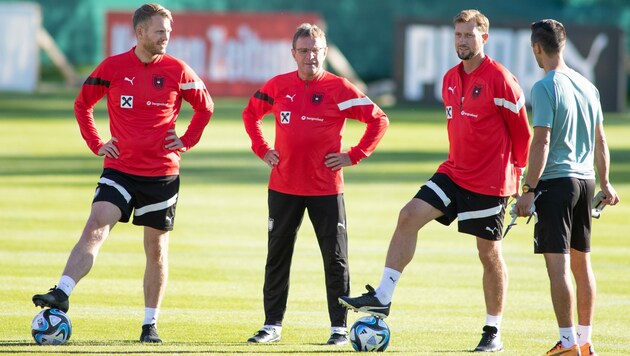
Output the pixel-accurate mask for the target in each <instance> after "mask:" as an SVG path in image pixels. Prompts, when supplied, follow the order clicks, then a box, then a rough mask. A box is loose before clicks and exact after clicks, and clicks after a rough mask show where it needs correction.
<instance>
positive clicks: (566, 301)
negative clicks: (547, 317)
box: [545, 253, 575, 328]
mask: <svg viewBox="0 0 630 356" xmlns="http://www.w3.org/2000/svg"><path fill="white" fill-rule="evenodd" d="M570 260H571V258H570V256H569V255H568V254H562V253H546V254H545V262H546V264H547V273H548V274H549V281H550V283H551V301H552V302H553V309H554V311H555V313H556V319H557V321H558V327H560V328H568V327H572V326H573V307H574V304H575V301H574V298H573V283H572V282H571V273H570V266H569V265H570Z"/></svg>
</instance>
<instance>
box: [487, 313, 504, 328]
mask: <svg viewBox="0 0 630 356" xmlns="http://www.w3.org/2000/svg"><path fill="white" fill-rule="evenodd" d="M502 319H503V316H502V315H490V314H486V325H488V326H494V327H495V328H497V330H501V320H502Z"/></svg>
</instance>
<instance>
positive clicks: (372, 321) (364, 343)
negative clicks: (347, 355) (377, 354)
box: [350, 316, 390, 351]
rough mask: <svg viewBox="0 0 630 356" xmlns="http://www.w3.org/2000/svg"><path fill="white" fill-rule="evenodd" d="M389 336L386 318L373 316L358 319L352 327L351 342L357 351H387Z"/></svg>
mask: <svg viewBox="0 0 630 356" xmlns="http://www.w3.org/2000/svg"><path fill="white" fill-rule="evenodd" d="M389 336H390V333H389V326H387V324H386V323H385V320H383V319H380V318H376V317H373V316H364V317H362V318H359V319H357V321H355V322H354V324H353V325H352V327H351V328H350V343H351V344H352V347H353V348H354V350H355V351H385V349H386V348H387V346H389Z"/></svg>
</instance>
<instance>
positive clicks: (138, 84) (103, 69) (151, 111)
mask: <svg viewBox="0 0 630 356" xmlns="http://www.w3.org/2000/svg"><path fill="white" fill-rule="evenodd" d="M134 49H135V47H134V48H132V49H131V50H130V51H128V52H125V53H122V54H118V55H114V56H111V57H108V58H106V59H105V60H104V61H103V62H101V64H99V66H98V67H97V68H96V69H95V70H94V72H92V74H90V76H89V77H88V78H87V80H86V81H85V82H84V83H83V86H82V87H81V90H80V92H79V94H78V96H77V99H76V101H75V103H74V113H75V116H76V119H77V122H78V123H79V128H80V130H81V135H82V136H83V139H84V140H85V142H86V143H87V145H88V147H89V148H90V150H92V152H94V153H95V154H97V153H98V150H99V149H100V148H101V147H102V146H103V145H104V144H105V142H104V141H103V140H102V139H101V138H100V136H99V133H98V131H97V129H96V126H95V123H94V110H93V108H94V105H95V104H96V103H97V102H98V101H99V100H100V99H101V98H103V96H105V95H107V111H108V113H109V129H110V134H111V137H115V138H116V140H117V141H116V142H115V145H116V146H117V148H118V150H119V151H120V155H119V157H118V158H116V159H114V158H109V157H105V160H104V167H105V168H113V169H117V170H119V171H122V172H125V173H128V174H134V175H139V176H147V177H156V176H168V175H176V174H179V161H180V155H179V152H177V151H176V150H170V149H167V148H165V147H164V146H165V144H166V143H168V142H170V141H166V140H165V138H166V137H167V136H169V135H170V133H168V130H171V129H175V123H176V121H177V116H178V114H179V111H180V108H181V105H182V99H183V100H186V101H187V102H188V103H190V105H191V106H192V108H193V110H194V114H193V117H192V119H191V121H190V124H189V126H188V128H187V130H186V132H185V133H184V135H182V136H181V137H180V139H181V140H182V143H183V144H184V148H183V149H182V151H185V150H188V149H190V148H191V147H193V146H194V145H195V144H197V142H199V140H200V139H201V134H202V132H203V129H204V128H205V126H206V125H207V124H208V122H209V121H210V117H211V116H212V111H213V109H214V104H213V102H212V99H211V97H210V94H208V91H207V90H206V87H205V85H204V83H203V82H202V81H201V79H199V77H198V76H197V75H196V74H195V72H194V71H193V70H192V69H191V68H190V67H188V66H187V65H186V64H185V63H184V62H183V61H181V60H179V59H176V58H173V57H171V56H169V55H166V54H165V55H160V56H158V57H157V58H156V59H155V60H154V61H153V62H151V63H142V62H141V61H140V60H139V59H138V57H136V55H135V53H134Z"/></svg>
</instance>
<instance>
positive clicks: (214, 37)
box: [105, 12, 323, 97]
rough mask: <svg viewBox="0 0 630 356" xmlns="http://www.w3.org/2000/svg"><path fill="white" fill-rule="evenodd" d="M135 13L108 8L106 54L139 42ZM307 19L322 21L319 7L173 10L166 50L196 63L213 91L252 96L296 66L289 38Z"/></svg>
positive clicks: (291, 37)
mask: <svg viewBox="0 0 630 356" xmlns="http://www.w3.org/2000/svg"><path fill="white" fill-rule="evenodd" d="M132 16H133V13H132V12H109V13H108V14H107V19H106V26H107V31H106V41H105V43H106V48H105V53H106V55H107V56H110V55H113V54H118V53H122V52H125V51H128V50H129V49H130V48H131V47H132V46H134V45H135V44H136V37H135V34H134V32H133V25H132V23H131V18H132ZM303 22H309V23H315V24H317V25H318V26H323V21H322V19H321V17H320V16H319V15H318V14H315V13H286V12H282V13H244V12H228V13H209V12H173V32H172V33H171V39H170V41H169V44H168V47H167V50H166V51H167V53H168V54H170V55H172V56H174V57H177V58H179V59H182V60H184V61H185V62H186V63H187V64H188V65H189V66H190V67H191V68H193V70H194V71H195V72H196V73H197V74H198V75H199V76H200V77H201V79H202V80H203V81H204V82H205V84H206V87H207V88H208V91H209V92H210V94H211V95H213V96H245V97H249V96H251V95H252V94H253V93H254V92H256V90H257V89H259V88H260V87H261V86H262V84H263V83H264V82H266V81H267V80H268V79H270V78H271V77H273V76H275V75H278V74H281V73H286V72H289V71H292V70H295V69H296V65H295V62H294V60H293V57H291V40H292V39H293V34H294V33H295V29H296V28H297V27H298V26H299V25H300V24H301V23H303Z"/></svg>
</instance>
